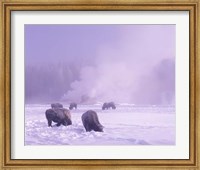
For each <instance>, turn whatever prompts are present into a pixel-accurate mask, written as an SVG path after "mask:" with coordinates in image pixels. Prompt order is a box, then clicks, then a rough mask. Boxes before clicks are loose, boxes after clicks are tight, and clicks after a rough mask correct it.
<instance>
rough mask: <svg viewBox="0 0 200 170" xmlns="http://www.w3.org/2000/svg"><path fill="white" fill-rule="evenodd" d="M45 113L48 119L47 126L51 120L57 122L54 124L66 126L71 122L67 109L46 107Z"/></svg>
mask: <svg viewBox="0 0 200 170" xmlns="http://www.w3.org/2000/svg"><path fill="white" fill-rule="evenodd" d="M45 115H46V118H47V121H48V126H52V125H51V124H52V121H53V122H55V123H57V124H56V126H60V125H61V124H63V125H64V126H68V125H71V124H72V121H71V114H70V112H69V110H68V109H64V108H59V109H48V110H46V112H45Z"/></svg>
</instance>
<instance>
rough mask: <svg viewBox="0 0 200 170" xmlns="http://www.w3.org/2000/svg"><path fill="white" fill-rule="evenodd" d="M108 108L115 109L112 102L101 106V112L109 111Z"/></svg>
mask: <svg viewBox="0 0 200 170" xmlns="http://www.w3.org/2000/svg"><path fill="white" fill-rule="evenodd" d="M110 108H112V109H116V106H115V104H114V102H109V103H104V104H103V106H102V110H105V109H110Z"/></svg>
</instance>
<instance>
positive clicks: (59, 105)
mask: <svg viewBox="0 0 200 170" xmlns="http://www.w3.org/2000/svg"><path fill="white" fill-rule="evenodd" d="M51 108H52V109H59V108H63V105H62V104H60V103H52V104H51Z"/></svg>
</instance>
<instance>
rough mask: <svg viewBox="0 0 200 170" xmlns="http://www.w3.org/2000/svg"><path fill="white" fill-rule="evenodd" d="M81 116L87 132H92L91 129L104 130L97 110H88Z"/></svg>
mask: <svg viewBox="0 0 200 170" xmlns="http://www.w3.org/2000/svg"><path fill="white" fill-rule="evenodd" d="M81 118H82V122H83V126H84V127H85V130H86V132H90V131H91V130H94V131H97V132H103V126H102V125H101V124H100V122H99V119H98V116H97V113H96V112H95V111H93V110H88V111H87V112H85V113H83V115H82V117H81Z"/></svg>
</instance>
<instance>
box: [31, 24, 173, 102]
mask: <svg viewBox="0 0 200 170" xmlns="http://www.w3.org/2000/svg"><path fill="white" fill-rule="evenodd" d="M76 27H79V31H77V30H76V31H74V34H73V35H74V36H76V35H77V37H80V35H79V34H80V27H82V28H84V30H86V31H85V32H84V33H83V34H86V37H87V35H88V39H84V40H82V39H77V42H76V43H77V44H76V46H73V47H71V48H74V51H75V52H74V53H76V54H77V51H78V50H79V46H80V47H81V46H82V45H83V44H85V43H86V44H88V45H87V46H86V45H84V46H85V48H84V51H81V52H80V53H79V54H78V55H76V57H70V56H73V55H72V53H70V54H68V53H66V52H65V57H61V61H62V60H63V61H66V59H65V58H68V59H69V58H70V62H66V65H65V67H67V68H71V67H70V65H71V63H73V65H75V66H74V67H73V68H76V74H71V73H69V72H73V71H74V70H73V68H72V69H71V70H70V71H66V72H65V73H66V74H64V72H62V71H61V72H62V73H63V74H62V76H60V78H62V80H63V79H65V81H64V80H63V81H60V80H57V81H56V82H58V83H57V84H56V87H55V88H53V89H52V90H56V88H59V87H61V86H62V87H63V83H62V82H65V88H64V90H63V91H64V92H62V93H61V92H60V99H62V100H64V101H68V102H70V101H75V102H78V103H96V102H105V101H114V102H116V103H121V102H122V103H134V104H174V102H175V101H174V98H175V26H174V25H113V26H109V29H108V28H106V26H103V25H101V26H95V27H94V26H92V25H91V26H90V27H89V28H90V29H88V31H87V29H85V27H84V25H83V26H80V25H79V26H76ZM87 27H88V26H87ZM107 27H108V26H107ZM93 28H94V29H96V30H98V31H93V32H92V33H91V30H92V29H93ZM102 28H104V29H103V32H101V30H102ZM113 32H114V33H113ZM103 33H105V37H104V38H103V39H101V38H99V36H102V35H103ZM110 35H112V36H110ZM106 36H107V38H106ZM111 37H115V38H114V39H113V38H111ZM75 39H76V38H75ZM96 39H98V42H96V41H95V40H96ZM99 39H100V40H99ZM65 41H66V40H65ZM68 41H70V40H68ZM85 41H86V42H85ZM65 48H66V47H65ZM48 50H51V49H48ZM80 50H83V48H80ZM65 51H66V49H65ZM83 56H85V57H83ZM46 62H47V63H48V61H46ZM77 67H78V69H77ZM59 68H61V67H60V66H59ZM68 70H69V69H68ZM55 72H56V70H55ZM69 77H70V78H69ZM59 83H62V84H59ZM47 84H48V83H47ZM32 88H33V87H32ZM57 94H58V93H57ZM36 98H37V97H36Z"/></svg>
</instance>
